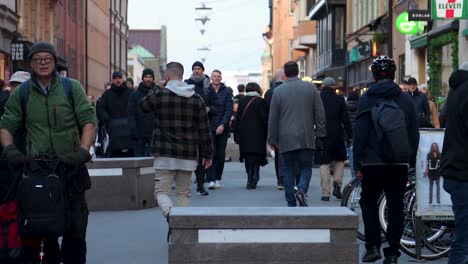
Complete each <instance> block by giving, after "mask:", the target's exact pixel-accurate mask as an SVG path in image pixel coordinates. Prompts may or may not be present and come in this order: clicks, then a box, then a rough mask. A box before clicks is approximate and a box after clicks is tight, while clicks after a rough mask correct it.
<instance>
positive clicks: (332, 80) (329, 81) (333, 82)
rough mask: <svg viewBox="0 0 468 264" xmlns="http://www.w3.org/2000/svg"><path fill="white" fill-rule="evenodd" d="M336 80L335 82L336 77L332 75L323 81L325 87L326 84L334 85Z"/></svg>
mask: <svg viewBox="0 0 468 264" xmlns="http://www.w3.org/2000/svg"><path fill="white" fill-rule="evenodd" d="M335 84H336V82H335V79H333V78H331V77H327V78H325V79H323V81H322V86H323V87H325V86H332V85H335Z"/></svg>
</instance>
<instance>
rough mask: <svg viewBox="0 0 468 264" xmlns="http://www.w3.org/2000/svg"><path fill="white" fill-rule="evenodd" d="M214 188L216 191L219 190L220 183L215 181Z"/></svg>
mask: <svg viewBox="0 0 468 264" xmlns="http://www.w3.org/2000/svg"><path fill="white" fill-rule="evenodd" d="M214 187H215V188H216V189H219V188H221V182H220V181H216V182H215V185H214Z"/></svg>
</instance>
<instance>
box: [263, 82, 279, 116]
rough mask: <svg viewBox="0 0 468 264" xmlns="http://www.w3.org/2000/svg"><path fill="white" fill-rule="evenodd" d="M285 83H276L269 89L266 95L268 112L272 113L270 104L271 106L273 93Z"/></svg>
mask: <svg viewBox="0 0 468 264" xmlns="http://www.w3.org/2000/svg"><path fill="white" fill-rule="evenodd" d="M283 83H284V82H275V84H274V85H273V86H272V87H271V88H270V89H268V91H266V93H265V102H266V103H267V106H268V111H270V104H271V98H273V92H274V91H275V89H276V87H278V86H280V85H282V84H283Z"/></svg>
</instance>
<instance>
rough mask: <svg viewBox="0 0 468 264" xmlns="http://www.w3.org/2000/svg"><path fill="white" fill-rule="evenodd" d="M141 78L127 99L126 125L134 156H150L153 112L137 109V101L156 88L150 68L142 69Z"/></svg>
mask: <svg viewBox="0 0 468 264" xmlns="http://www.w3.org/2000/svg"><path fill="white" fill-rule="evenodd" d="M141 79H142V80H143V81H142V82H141V83H140V84H139V85H138V88H137V89H136V90H134V91H133V92H132V94H131V95H130V98H129V99H128V125H129V127H130V133H131V135H132V139H133V151H134V152H135V153H134V154H135V157H150V156H152V151H151V138H152V136H153V123H154V113H153V112H149V113H144V112H143V111H141V110H139V109H138V102H139V101H140V100H141V99H143V97H145V96H146V95H147V94H148V92H149V91H151V90H152V89H155V88H156V84H154V71H153V70H152V69H150V68H147V69H144V70H143V74H142V76H141ZM127 82H128V79H127Z"/></svg>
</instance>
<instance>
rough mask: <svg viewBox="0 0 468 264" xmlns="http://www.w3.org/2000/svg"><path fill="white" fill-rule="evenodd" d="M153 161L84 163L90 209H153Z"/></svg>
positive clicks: (97, 161)
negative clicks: (86, 171)
mask: <svg viewBox="0 0 468 264" xmlns="http://www.w3.org/2000/svg"><path fill="white" fill-rule="evenodd" d="M153 163H154V158H152V157H149V158H111V159H95V160H94V161H93V162H92V163H88V164H87V166H88V170H89V175H90V176H91V184H92V187H91V190H89V191H87V192H86V198H87V201H88V207H89V209H90V210H134V209H142V208H146V207H154V206H156V202H155V199H154V168H153Z"/></svg>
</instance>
